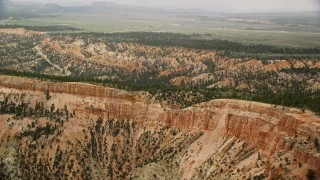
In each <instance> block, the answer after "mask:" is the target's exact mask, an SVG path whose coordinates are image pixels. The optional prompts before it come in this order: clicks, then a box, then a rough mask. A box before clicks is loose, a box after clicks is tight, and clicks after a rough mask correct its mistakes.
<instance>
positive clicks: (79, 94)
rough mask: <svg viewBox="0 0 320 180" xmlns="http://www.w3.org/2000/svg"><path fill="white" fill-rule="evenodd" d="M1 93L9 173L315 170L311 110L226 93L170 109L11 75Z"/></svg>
mask: <svg viewBox="0 0 320 180" xmlns="http://www.w3.org/2000/svg"><path fill="white" fill-rule="evenodd" d="M0 101H1V104H0V110H1V113H0V114H1V115H0V128H1V131H0V139H1V143H0V158H1V161H2V162H3V163H4V166H5V167H6V168H3V169H5V170H4V174H6V176H7V177H12V176H16V177H18V178H20V179H24V178H46V177H48V178H59V179H68V178H81V179H86V178H92V179H128V178H134V179H162V178H163V179H222V178H225V179H246V178H268V179H271V178H276V179H278V178H293V179H304V178H305V177H306V174H307V171H310V172H312V173H313V174H314V175H315V176H316V177H320V150H319V149H320V147H319V142H318V140H319V139H320V118H319V117H318V116H316V115H315V114H314V113H312V112H309V111H301V110H299V109H292V108H286V107H280V106H275V105H269V104H262V103H256V102H247V101H238V100H227V99H219V100H212V101H210V102H205V103H201V104H197V105H194V106H192V107H188V108H185V109H171V108H169V107H167V106H165V105H163V104H161V103H158V102H154V101H152V100H150V98H147V96H146V95H145V94H143V93H135V94H133V93H129V92H126V91H121V90H117V89H112V88H107V87H102V86H96V85H90V84H83V83H59V82H45V81H39V80H31V79H24V78H17V77H10V76H0ZM20 109H21V112H20Z"/></svg>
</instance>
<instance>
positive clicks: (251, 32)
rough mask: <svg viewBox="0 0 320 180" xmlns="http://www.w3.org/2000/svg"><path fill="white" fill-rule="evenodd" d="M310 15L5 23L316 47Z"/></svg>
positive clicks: (67, 16) (77, 16) (104, 15)
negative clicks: (194, 34)
mask: <svg viewBox="0 0 320 180" xmlns="http://www.w3.org/2000/svg"><path fill="white" fill-rule="evenodd" d="M317 17H318V15H317V13H315V14H312V13H309V14H306V13H305V14H278V15H270V14H250V15H243V14H241V15H237V14H233V15H230V14H228V15H218V14H212V13H203V14H199V13H184V12H169V13H168V12H163V13H159V12H156V13H146V12H141V14H137V13H131V12H127V13H124V12H119V13H114V12H100V13H88V14H83V13H64V14H50V15H47V16H41V17H39V18H17V19H11V20H9V21H7V22H6V23H7V24H18V25H66V26H73V27H78V28H81V29H83V31H85V32H129V31H147V32H174V33H184V34H193V33H196V34H201V35H202V36H201V38H207V39H221V40H229V41H236V42H241V43H255V44H267V45H276V46H287V47H320V30H319V29H320V23H319V22H318V20H317Z"/></svg>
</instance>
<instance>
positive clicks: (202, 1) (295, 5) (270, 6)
mask: <svg viewBox="0 0 320 180" xmlns="http://www.w3.org/2000/svg"><path fill="white" fill-rule="evenodd" d="M17 1H33V2H41V3H57V4H61V5H66V4H68V5H70V4H78V5H84V4H91V3H92V2H94V1H99V0H17ZM100 1H101V0H100ZM108 1H109V2H115V3H121V4H128V5H138V6H147V7H159V8H179V9H186V8H187V9H190V8H196V9H206V10H213V11H219V12H278V11H282V12H297V11H320V0H108Z"/></svg>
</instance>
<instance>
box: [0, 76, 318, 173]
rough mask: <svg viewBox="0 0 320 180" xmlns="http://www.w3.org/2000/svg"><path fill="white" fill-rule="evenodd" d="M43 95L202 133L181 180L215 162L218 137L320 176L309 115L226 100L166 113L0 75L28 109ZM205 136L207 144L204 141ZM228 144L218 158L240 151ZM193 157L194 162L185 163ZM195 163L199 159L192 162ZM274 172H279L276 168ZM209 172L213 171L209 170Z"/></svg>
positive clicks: (81, 113) (78, 86) (91, 110)
mask: <svg viewBox="0 0 320 180" xmlns="http://www.w3.org/2000/svg"><path fill="white" fill-rule="evenodd" d="M46 91H48V92H50V94H51V95H52V99H50V100H47V103H48V106H49V105H50V104H51V103H55V104H56V106H57V107H58V108H61V109H62V108H63V105H64V104H68V106H69V107H70V108H71V109H72V110H74V111H75V112H76V114H78V115H77V117H87V118H89V117H90V118H92V119H93V117H102V118H105V119H131V120H132V121H134V122H135V123H136V124H137V125H138V126H139V128H144V127H156V126H158V125H161V126H164V127H170V128H176V129H179V130H181V131H186V132H187V131H190V130H199V131H203V132H204V135H203V138H200V139H199V140H196V141H195V142H194V143H193V144H195V143H200V144H201V143H203V142H207V141H210V143H208V144H207V145H205V144H204V145H203V147H202V148H199V149H198V154H194V155H192V153H191V155H190V157H191V158H190V159H186V160H185V161H186V163H185V165H182V162H180V163H181V169H180V170H181V173H182V174H183V177H186V178H191V177H192V176H191V174H188V173H191V172H192V173H194V172H196V171H198V170H199V168H201V167H202V168H204V167H203V166H202V165H203V164H204V163H206V162H207V160H208V159H209V158H210V157H215V158H217V157H216V156H213V154H214V152H213V151H211V150H209V149H210V146H209V145H211V146H218V144H219V142H222V140H221V138H222V137H229V138H237V139H239V140H241V141H244V142H245V143H247V144H250V146H248V147H247V146H246V147H247V149H248V151H250V148H249V147H251V146H252V148H255V149H256V150H257V152H259V154H260V153H261V155H262V156H264V157H266V159H267V160H268V162H269V163H270V164H273V165H275V164H277V162H278V161H280V160H277V158H278V153H279V152H281V153H284V154H289V155H288V156H289V157H291V158H293V159H294V160H293V161H294V162H299V163H303V164H306V166H305V168H304V169H302V170H291V169H290V168H293V166H294V164H293V165H291V166H290V168H288V170H287V171H290V172H291V173H292V174H294V175H295V176H296V177H304V176H305V175H304V174H301V172H304V171H305V169H306V168H311V169H314V170H315V172H316V175H317V176H318V177H319V176H320V152H319V149H317V148H316V147H314V144H313V140H314V139H316V138H318V139H320V118H319V117H318V116H316V115H315V114H314V113H312V112H309V111H301V110H299V109H293V108H286V107H280V106H275V105H269V104H263V103H257V102H248V101H240V100H227V99H219V100H212V101H210V102H206V103H201V104H198V105H194V106H192V107H188V108H185V109H170V108H168V107H165V106H163V105H161V104H160V103H158V102H153V101H151V100H148V99H147V98H141V97H140V96H139V95H138V94H132V93H128V92H125V91H121V90H117V89H112V88H107V87H102V86H96V85H91V84H84V83H59V82H46V81H39V80H30V79H25V78H18V77H11V76H0V92H1V93H9V94H10V93H11V94H15V93H20V94H32V97H31V96H30V97H29V99H28V100H29V101H30V103H31V104H32V103H35V101H39V100H40V99H41V98H42V99H44V95H43V94H44V92H46ZM90 118H89V119H90ZM81 119H83V118H79V122H78V123H79V124H82V125H81V126H86V123H85V122H84V120H81ZM84 119H85V118H84ZM82 121H83V122H82ZM73 128H75V126H74V127H73ZM74 131H76V130H74ZM79 131H81V130H79ZM211 135H212V139H211V140H209V139H210V136H211ZM214 138H216V140H215V139H214ZM229 140H230V143H231V142H233V143H231V144H229V146H228V147H225V148H224V150H223V148H222V149H220V150H219V149H218V148H216V150H217V151H218V150H219V153H222V152H223V154H224V156H225V154H226V153H227V152H229V151H230V148H231V147H233V146H235V144H239V145H237V146H236V147H235V149H236V148H239V147H241V146H244V145H241V143H240V142H239V141H236V140H231V139H229ZM229 140H228V141H227V142H229ZM193 146H195V145H191V146H190V147H189V150H190V152H193V151H194V150H192V148H193ZM220 146H221V147H223V145H222V144H220ZM205 147H207V148H205ZM257 152H255V153H257ZM202 153H203V154H202ZM219 153H218V154H219ZM201 154H202V155H201ZM253 154H254V152H253ZM184 156H187V155H184ZM193 156H194V157H195V158H194V159H195V160H194V161H195V162H192V160H191V159H192V157H193ZM259 156H260V155H259ZM221 157H222V156H221ZM250 157H251V156H250ZM199 158H200V159H202V160H201V161H198V160H197V159H199ZM280 159H281V158H280ZM198 163H199V164H198ZM184 167H191V169H189V170H187V169H184ZM197 168H198V169H197ZM208 169H210V168H208ZM280 169H281V168H280ZM265 171H267V170H266V169H265ZM277 171H280V172H282V171H281V170H279V169H278V170H277ZM210 172H214V171H213V170H212V168H211V170H210ZM270 172H271V170H269V172H268V171H267V172H266V173H265V175H266V176H269V177H271V176H272V174H268V173H270ZM208 173H209V170H208ZM199 177H200V175H199ZM208 177H209V176H208ZM211 177H213V176H211ZM214 177H216V176H214Z"/></svg>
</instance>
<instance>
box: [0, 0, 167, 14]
mask: <svg viewBox="0 0 320 180" xmlns="http://www.w3.org/2000/svg"><path fill="white" fill-rule="evenodd" d="M0 7H1V15H2V17H21V16H25V17H35V16H39V15H43V14H52V13H68V12H72V13H75V12H76V13H90V12H95V13H97V12H98V13H99V12H155V11H162V12H163V11H167V10H161V9H152V8H145V7H138V6H128V5H121V4H116V3H110V2H101V1H97V2H93V3H92V4H91V5H84V6H61V5H58V4H54V3H49V4H42V3H29V2H15V1H2V2H1V4H0Z"/></svg>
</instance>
